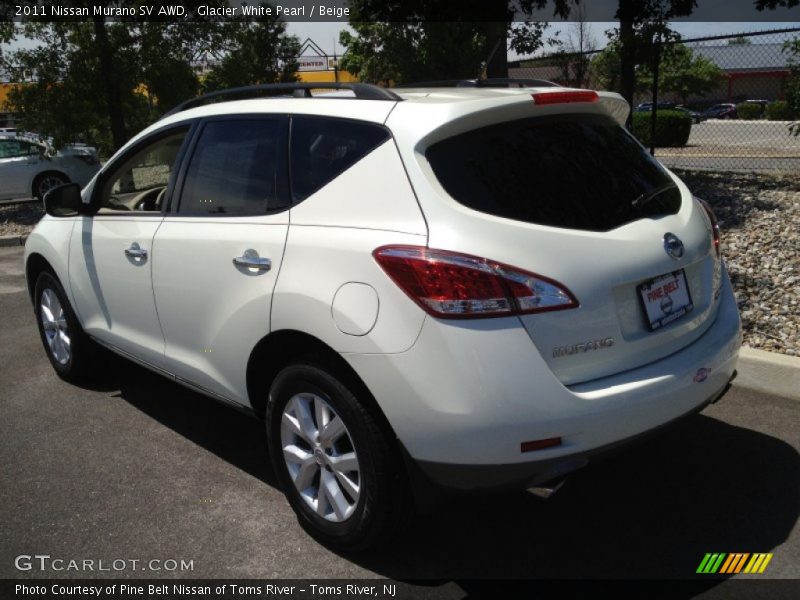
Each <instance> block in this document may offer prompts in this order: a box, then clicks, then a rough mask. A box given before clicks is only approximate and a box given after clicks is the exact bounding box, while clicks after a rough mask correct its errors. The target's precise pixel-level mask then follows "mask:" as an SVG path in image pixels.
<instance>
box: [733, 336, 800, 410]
mask: <svg viewBox="0 0 800 600" xmlns="http://www.w3.org/2000/svg"><path fill="white" fill-rule="evenodd" d="M736 369H737V371H738V372H739V374H738V376H737V377H736V379H734V380H733V385H735V386H736V387H741V388H745V389H749V390H755V391H757V392H763V393H765V394H772V395H774V396H782V397H784V398H790V399H792V400H798V401H800V358H798V357H795V356H787V355H786V354H776V353H775V352H766V351H764V350H756V349H755V348H750V347H748V346H742V348H741V350H740V351H739V364H738V366H737V367H736Z"/></svg>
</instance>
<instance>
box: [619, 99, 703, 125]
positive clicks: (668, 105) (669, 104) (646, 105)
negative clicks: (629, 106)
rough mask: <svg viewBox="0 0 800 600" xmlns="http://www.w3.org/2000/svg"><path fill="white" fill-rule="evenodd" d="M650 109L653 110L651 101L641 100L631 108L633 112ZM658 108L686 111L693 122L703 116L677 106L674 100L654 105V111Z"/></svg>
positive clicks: (700, 119)
mask: <svg viewBox="0 0 800 600" xmlns="http://www.w3.org/2000/svg"><path fill="white" fill-rule="evenodd" d="M651 110H653V103H652V102H643V103H641V104H639V105H638V106H637V107H636V108H634V109H633V111H634V112H650V111H651ZM659 110H677V111H679V112H683V113H686V114H687V115H689V116H690V117H691V118H692V121H694V122H695V123H699V122H700V121H702V120H703V119H704V118H705V117H703V115H702V114H701V113H699V112H695V111H693V110H689V109H688V108H685V107H683V106H679V105H677V104H675V103H674V102H659V103H658V104H657V105H656V111H659Z"/></svg>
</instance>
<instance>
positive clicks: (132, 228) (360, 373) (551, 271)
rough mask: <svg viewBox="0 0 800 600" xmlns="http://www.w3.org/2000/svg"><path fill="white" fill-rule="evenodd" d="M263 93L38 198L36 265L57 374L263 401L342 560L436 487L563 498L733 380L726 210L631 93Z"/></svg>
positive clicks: (543, 89)
mask: <svg viewBox="0 0 800 600" xmlns="http://www.w3.org/2000/svg"><path fill="white" fill-rule="evenodd" d="M321 87H328V88H333V89H341V88H344V89H349V90H351V92H353V95H354V97H352V98H342V97H332V96H333V95H332V94H331V95H329V96H328V97H325V95H324V94H316V95H313V96H312V94H311V91H312V89H314V90H315V89H316V88H321ZM253 91H254V92H257V93H263V92H265V91H266V92H270V91H272V92H273V93H282V94H285V96H281V97H274V98H256V99H247V100H235V101H227V102H217V103H214V104H209V105H204V106H197V107H191V106H190V105H186V106H182V107H179V109H178V110H176V111H174V112H173V113H172V114H170V115H168V116H166V117H165V118H164V119H162V120H160V121H158V122H157V123H155V124H153V125H152V126H150V127H149V128H148V129H146V130H145V131H143V132H142V133H140V134H139V135H137V136H136V137H134V138H133V139H132V140H131V141H130V142H128V144H127V145H126V146H125V147H123V148H122V149H121V150H120V151H119V152H118V153H117V154H116V155H115V156H114V157H112V158H111V159H110V160H109V162H108V163H106V164H105V165H104V167H103V169H102V171H101V172H100V174H99V175H98V176H97V177H96V178H95V179H94V180H93V182H92V183H91V184H90V185H89V186H87V187H86V188H85V189H84V190H83V193H82V196H81V193H80V190H78V188H77V186H74V185H68V186H64V187H61V188H58V189H56V190H53V191H51V192H50V193H49V194H48V195H47V196H46V197H45V201H44V203H45V209H46V211H47V216H46V217H45V218H43V219H42V220H41V222H40V223H39V224H38V226H37V227H36V229H35V230H34V231H33V232H32V233H31V235H30V236H29V237H28V240H27V244H26V247H25V273H26V278H27V282H28V288H29V291H30V296H31V299H32V301H33V306H34V311H35V315H36V321H37V323H38V326H39V331H40V335H41V339H42V343H43V347H44V350H45V352H46V355H47V357H48V359H49V361H50V362H51V364H52V366H53V368H54V369H55V371H56V372H57V373H58V375H59V376H61V377H62V378H64V379H66V380H68V381H78V380H81V379H83V378H85V377H87V376H91V374H92V373H93V372H96V371H98V370H99V369H101V368H102V367H101V366H100V364H101V363H100V362H99V361H98V359H97V355H96V354H95V349H96V348H98V347H99V346H102V347H105V348H107V349H110V350H112V351H114V352H116V353H118V354H120V355H122V356H124V357H127V358H130V359H132V360H134V361H136V362H138V363H139V364H141V365H144V366H145V367H147V368H150V369H153V370H155V371H156V372H158V373H161V374H163V375H165V376H166V377H168V378H170V379H172V380H173V381H175V382H178V383H181V384H183V385H186V386H188V387H191V388H193V389H195V390H198V391H200V392H202V393H204V394H206V395H208V396H210V397H212V398H215V399H218V400H221V401H224V402H227V403H229V404H232V405H234V406H236V407H239V408H242V409H245V410H248V411H250V412H252V413H253V414H255V415H256V416H257V417H259V418H261V419H263V420H264V421H265V423H266V429H267V437H268V442H269V449H270V452H269V453H270V456H271V459H272V462H273V465H274V468H275V472H276V474H277V477H278V480H279V481H280V483H281V485H282V487H283V490H284V492H285V493H286V496H287V498H288V500H289V502H290V504H291V505H292V507H293V508H294V510H295V511H296V513H297V515H298V518H299V521H300V523H301V524H302V525H303V526H304V527H305V528H306V529H307V530H308V531H309V532H311V533H312V534H313V535H314V536H316V537H317V538H318V539H320V540H322V541H323V542H324V543H327V544H330V545H332V546H336V547H340V548H350V549H353V548H364V547H366V546H368V545H369V544H371V543H372V542H374V541H376V540H377V539H379V538H380V537H381V536H382V535H383V534H385V533H387V532H389V531H391V530H393V529H396V528H397V527H399V526H401V525H402V523H403V519H402V518H401V517H403V515H404V514H406V512H407V510H408V508H409V506H412V505H413V500H412V498H414V499H416V500H417V501H419V502H420V503H422V502H423V501H424V499H425V498H426V497H428V496H427V494H428V492H431V490H438V489H447V490H460V491H473V490H486V489H498V488H507V489H520V490H521V489H527V490H529V491H532V492H533V493H535V494H537V495H542V496H547V495H549V494H550V493H552V492H553V491H554V490H555V489H557V488H558V487H559V485H560V482H561V480H562V479H563V478H564V477H565V476H566V475H568V474H570V473H572V472H573V471H576V470H578V469H580V468H581V467H583V466H585V465H586V464H588V463H590V462H592V461H593V460H595V459H596V457H597V456H599V455H602V454H604V453H605V452H607V451H608V450H610V449H611V448H617V447H618V446H620V445H624V444H625V443H629V442H631V441H632V440H634V439H637V438H639V437H640V436H641V435H642V434H644V433H647V432H650V431H653V430H655V429H658V428H660V427H661V426H663V425H665V424H668V423H671V422H673V421H675V420H677V419H678V418H680V417H683V416H685V415H688V414H691V413H693V412H696V411H699V410H701V409H702V408H703V407H705V406H706V405H707V404H709V403H711V402H714V401H716V400H717V399H718V398H719V397H720V396H721V395H722V394H724V393H725V391H726V390H727V387H728V386H729V384H730V381H731V379H732V378H733V376H734V374H735V367H736V361H737V356H738V350H739V345H740V343H741V330H740V322H739V313H738V310H737V306H736V301H735V299H734V295H733V291H732V289H731V285H730V282H729V280H728V276H727V273H726V270H725V266H724V264H723V261H722V258H721V256H720V239H719V229H718V227H717V224H716V221H715V218H714V215H713V213H712V211H711V209H710V208H709V207H708V205H706V204H705V203H703V202H702V201H700V200H698V199H696V198H694V197H693V196H692V194H691V192H690V191H689V190H688V189H687V188H686V186H685V185H684V184H683V183H682V182H681V181H680V179H678V177H676V176H675V175H674V174H673V173H671V172H670V171H668V170H667V169H665V168H664V167H663V166H662V165H661V164H660V163H659V162H658V161H656V160H655V159H654V158H652V157H651V156H650V155H649V154H648V153H647V151H646V150H645V149H644V148H643V147H642V146H641V144H639V142H637V141H636V139H635V138H634V137H633V136H631V135H630V134H629V133H628V132H627V131H626V130H625V128H624V127H623V124H624V122H625V120H626V118H627V116H628V112H629V107H628V105H627V103H626V102H625V101H624V100H623V99H622V98H621V97H620V96H619V95H618V94H614V93H609V92H594V91H590V90H575V89H566V88H560V87H553V86H552V85H548V84H546V83H544V84H543V85H541V86H537V87H529V88H522V89H506V88H501V89H495V88H492V89H485V88H478V89H475V88H465V87H453V88H427V89H402V90H401V89H398V90H386V89H382V88H377V87H374V86H370V85H366V84H301V83H299V84H276V85H273V86H256V89H254V90H253ZM234 92H236V93H241V90H238V91H234ZM225 93H233V92H221V93H215V94H212V95H209V96H207V97H205V98H201V99H197V100H194V101H192V102H191V103H192V104H193V103H203V102H205V100H206V99H207V98H214V99H219V97H220V96H223V95H224V94H225ZM320 96H321V97H320ZM159 400H160V401H163V402H169V401H170V399H169V398H162V399H159ZM230 434H231V435H232V436H235V435H236V434H235V432H231V433H230ZM264 458H265V459H266V455H265V457H264ZM113 461H114V457H112V456H110V457H109V464H110V465H111V464H113ZM142 468H146V466H145V465H143V466H142ZM687 468H691V465H687ZM597 493H598V494H601V493H603V492H602V490H598V491H597ZM465 525H466V526H468V524H465ZM499 543H502V542H499ZM532 543H535V540H533V541H532Z"/></svg>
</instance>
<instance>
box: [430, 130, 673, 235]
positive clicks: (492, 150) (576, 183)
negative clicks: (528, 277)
mask: <svg viewBox="0 0 800 600" xmlns="http://www.w3.org/2000/svg"><path fill="white" fill-rule="evenodd" d="M426 157H427V159H428V161H429V162H430V164H431V167H432V168H433V171H434V173H435V174H436V177H437V178H438V180H439V182H440V183H441V184H442V187H444V189H445V190H446V191H447V193H448V194H450V195H451V196H452V197H453V198H454V199H455V200H456V201H458V202H460V203H461V204H463V205H465V206H468V207H469V208H472V209H474V210H478V211H481V212H484V213H488V214H491V215H497V216H500V217H506V218H508V219H514V220H517V221H525V222H527V223H536V224H539V225H549V226H554V227H564V228H569V229H583V230H588V231H608V230H609V229H614V228H615V227H619V226H621V225H624V224H625V223H630V222H631V221H635V220H637V219H641V218H643V217H649V216H656V215H663V214H674V213H676V212H678V210H679V209H680V205H681V195H680V192H679V191H678V189H677V187H675V186H674V185H673V181H672V179H671V178H670V177H669V175H667V173H666V171H665V170H664V169H663V168H662V167H661V165H660V164H659V163H658V162H657V161H656V160H655V159H653V158H652V157H651V156H650V155H649V154H648V153H647V152H646V151H645V150H644V149H643V148H642V147H641V146H640V145H639V143H638V142H637V141H636V140H635V139H634V138H633V137H632V136H631V135H630V134H629V133H628V132H627V131H625V130H624V129H623V128H622V127H620V126H619V125H618V124H617V123H616V121H614V120H613V119H611V118H610V117H605V116H603V115H566V116H558V117H544V118H543V117H539V118H532V119H524V120H519V121H511V122H508V123H501V124H498V125H491V126H489V127H484V128H481V129H476V130H474V131H470V132H467V133H464V134H461V135H457V136H454V137H452V138H448V139H446V140H444V141H441V142H438V143H436V144H434V145H432V146H431V147H430V148H428V150H427V152H426Z"/></svg>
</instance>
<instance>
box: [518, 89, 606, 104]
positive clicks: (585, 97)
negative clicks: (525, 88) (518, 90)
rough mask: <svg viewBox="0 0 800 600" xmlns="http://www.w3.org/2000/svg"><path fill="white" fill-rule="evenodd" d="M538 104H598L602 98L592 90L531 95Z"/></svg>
mask: <svg viewBox="0 0 800 600" xmlns="http://www.w3.org/2000/svg"><path fill="white" fill-rule="evenodd" d="M531 96H533V100H534V102H536V104H539V105H542V104H570V103H573V102H597V101H598V100H599V99H600V96H598V95H597V92H593V91H591V90H575V91H570V92H537V93H536V94H531Z"/></svg>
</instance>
